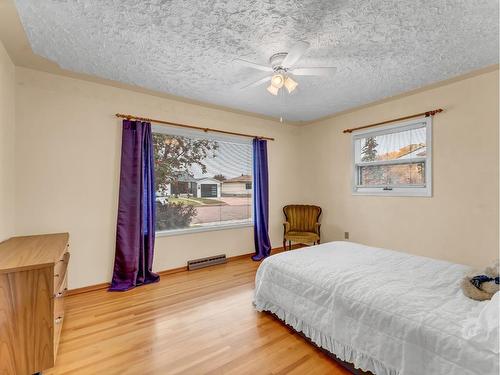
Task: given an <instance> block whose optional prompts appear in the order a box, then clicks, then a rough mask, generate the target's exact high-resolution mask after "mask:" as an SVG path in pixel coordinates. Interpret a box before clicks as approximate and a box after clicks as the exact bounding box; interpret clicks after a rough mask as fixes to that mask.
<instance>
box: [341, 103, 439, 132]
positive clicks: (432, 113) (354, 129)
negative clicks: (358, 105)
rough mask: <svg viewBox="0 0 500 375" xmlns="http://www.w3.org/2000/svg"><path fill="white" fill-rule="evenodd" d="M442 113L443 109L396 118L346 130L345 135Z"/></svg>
mask: <svg viewBox="0 0 500 375" xmlns="http://www.w3.org/2000/svg"><path fill="white" fill-rule="evenodd" d="M441 112H443V109H442V108H438V109H433V110H432V111H427V112H422V113H417V114H415V115H410V116H405V117H399V118H395V119H393V120H387V121H382V122H377V123H375V124H370V125H364V126H358V127H357V128H351V129H344V133H352V132H353V131H356V130H361V129H366V128H371V127H373V126H378V125H384V124H388V123H390V122H396V121H401V120H408V119H411V118H415V117H421V116H425V117H429V116H434V115H435V114H437V113H441Z"/></svg>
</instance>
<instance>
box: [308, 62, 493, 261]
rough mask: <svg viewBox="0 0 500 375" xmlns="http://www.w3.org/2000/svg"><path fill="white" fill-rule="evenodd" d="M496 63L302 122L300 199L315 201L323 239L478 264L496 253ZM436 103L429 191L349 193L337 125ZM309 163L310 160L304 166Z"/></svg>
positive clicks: (344, 138) (347, 140)
mask: <svg viewBox="0 0 500 375" xmlns="http://www.w3.org/2000/svg"><path fill="white" fill-rule="evenodd" d="M498 78H499V77H498V70H496V71H493V72H489V73H486V74H482V75H479V76H475V77H472V78H469V79H465V80H462V81H458V82H455V83H451V84H449V85H446V86H441V87H438V88H434V89H431V90H427V91H423V92H420V93H417V94H414V95H411V96H407V97H404V98H400V99H396V100H392V101H388V102H385V103H383V104H379V105H375V106H371V107H367V108H364V109H360V110H356V111H353V112H350V113H346V114H343V115H340V116H337V117H333V118H330V119H325V120H322V121H319V122H316V123H313V124H309V125H307V126H305V127H303V128H302V130H301V133H302V134H301V140H302V144H303V147H304V152H303V159H302V170H303V171H304V172H305V174H304V176H303V180H304V181H306V186H304V187H303V189H302V192H303V193H302V200H304V201H306V202H310V203H316V204H319V205H321V206H322V207H323V209H324V215H323V225H322V234H323V236H324V240H326V241H331V240H341V239H343V236H344V232H345V231H348V232H350V239H351V240H352V241H355V242H361V243H365V244H369V245H373V246H380V247H386V248H392V249H396V250H398V249H399V250H405V251H408V252H411V253H415V254H420V255H425V256H430V257H435V258H440V259H446V260H451V261H454V262H459V263H464V264H470V265H474V266H484V264H485V263H486V262H488V261H490V260H492V259H494V258H495V257H497V256H498V232H499V219H498V205H499V202H498V193H499V192H498V180H499V175H498V162H499V158H498V135H499V134H498V121H499V119H498V106H499V97H498ZM439 107H441V108H444V109H445V111H446V112H444V113H442V114H439V115H437V116H436V117H435V118H434V122H433V197H432V198H421V197H420V198H419V197H374V196H353V195H352V194H351V171H352V169H351V136H350V135H347V134H343V133H342V130H343V129H344V128H350V127H355V126H359V125H363V124H369V123H373V122H377V121H381V120H385V119H390V118H396V117H401V116H404V115H407V114H411V113H419V112H423V111H426V110H429V109H433V108H439ZM311 166H312V167H311Z"/></svg>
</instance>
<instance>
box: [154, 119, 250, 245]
mask: <svg viewBox="0 0 500 375" xmlns="http://www.w3.org/2000/svg"><path fill="white" fill-rule="evenodd" d="M153 145H154V158H155V189H156V231H157V233H159V234H160V235H162V234H165V235H167V234H179V233H184V232H187V231H189V232H191V231H204V230H216V229H223V228H231V227H236V226H242V225H251V223H252V189H251V184H252V157H253V156H252V143H251V139H247V138H241V137H231V136H225V135H216V134H213V133H202V132H197V131H191V130H185V129H178V128H172V127H164V126H156V125H155V126H153Z"/></svg>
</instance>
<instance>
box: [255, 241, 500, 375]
mask: <svg viewBox="0 0 500 375" xmlns="http://www.w3.org/2000/svg"><path fill="white" fill-rule="evenodd" d="M468 271H470V268H469V267H467V266H464V265H460V264H453V263H449V262H445V261H439V260H435V259H431V258H426V257H420V256H414V255H409V254H406V253H402V252H397V251H392V250H386V249H380V248H374V247H368V246H364V245H360V244H356V243H352V242H330V243H325V244H321V245H318V246H313V247H307V248H302V249H300V250H294V251H289V252H283V253H280V254H277V255H273V256H271V257H268V258H266V259H265V260H264V261H263V262H262V263H261V265H260V266H259V269H258V270H257V274H256V280H255V297H254V304H255V307H256V309H257V310H258V311H268V312H271V313H273V314H275V315H276V316H278V317H279V318H280V319H281V320H283V321H284V322H285V323H286V324H288V325H290V326H292V327H293V328H294V329H295V330H296V331H299V332H302V333H303V334H304V335H305V336H307V337H308V338H309V339H311V340H312V341H313V342H314V343H315V344H316V345H318V346H320V347H322V348H324V349H326V350H328V351H329V352H331V353H333V354H335V355H336V356H337V357H339V358H340V359H341V360H343V361H347V362H350V363H353V364H354V365H355V367H356V368H360V369H362V370H364V371H371V372H373V373H374V374H377V375H396V374H400V375H424V374H425V375H431V374H443V375H445V374H446V375H451V374H453V375H461V374H464V375H471V374H481V375H490V374H491V375H497V374H498V371H499V368H498V367H499V366H498V353H495V351H494V350H493V349H491V348H489V347H488V346H485V345H484V344H483V343H481V342H479V341H475V340H474V338H471V337H467V336H466V335H464V327H465V326H466V325H467V324H468V323H470V322H471V319H472V321H474V319H476V318H477V316H478V315H479V313H480V312H481V310H482V309H483V308H484V307H485V304H488V303H489V302H488V301H483V302H477V301H473V300H471V299H469V298H467V297H465V296H464V295H463V294H462V292H461V289H460V281H461V279H462V278H463V276H464V275H465V274H466V273H467V272H468Z"/></svg>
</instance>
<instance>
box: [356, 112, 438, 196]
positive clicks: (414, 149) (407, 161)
mask: <svg viewBox="0 0 500 375" xmlns="http://www.w3.org/2000/svg"><path fill="white" fill-rule="evenodd" d="M431 135H432V118H431V117H426V118H424V119H417V120H412V121H406V122H404V123H398V124H394V125H390V126H385V127H380V128H376V129H370V130H367V131H359V132H355V133H353V135H352V147H353V156H354V157H353V159H354V163H353V164H354V165H353V193H354V194H363V195H388V196H431V195H432V181H431V179H432V162H431V160H432V144H431Z"/></svg>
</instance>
